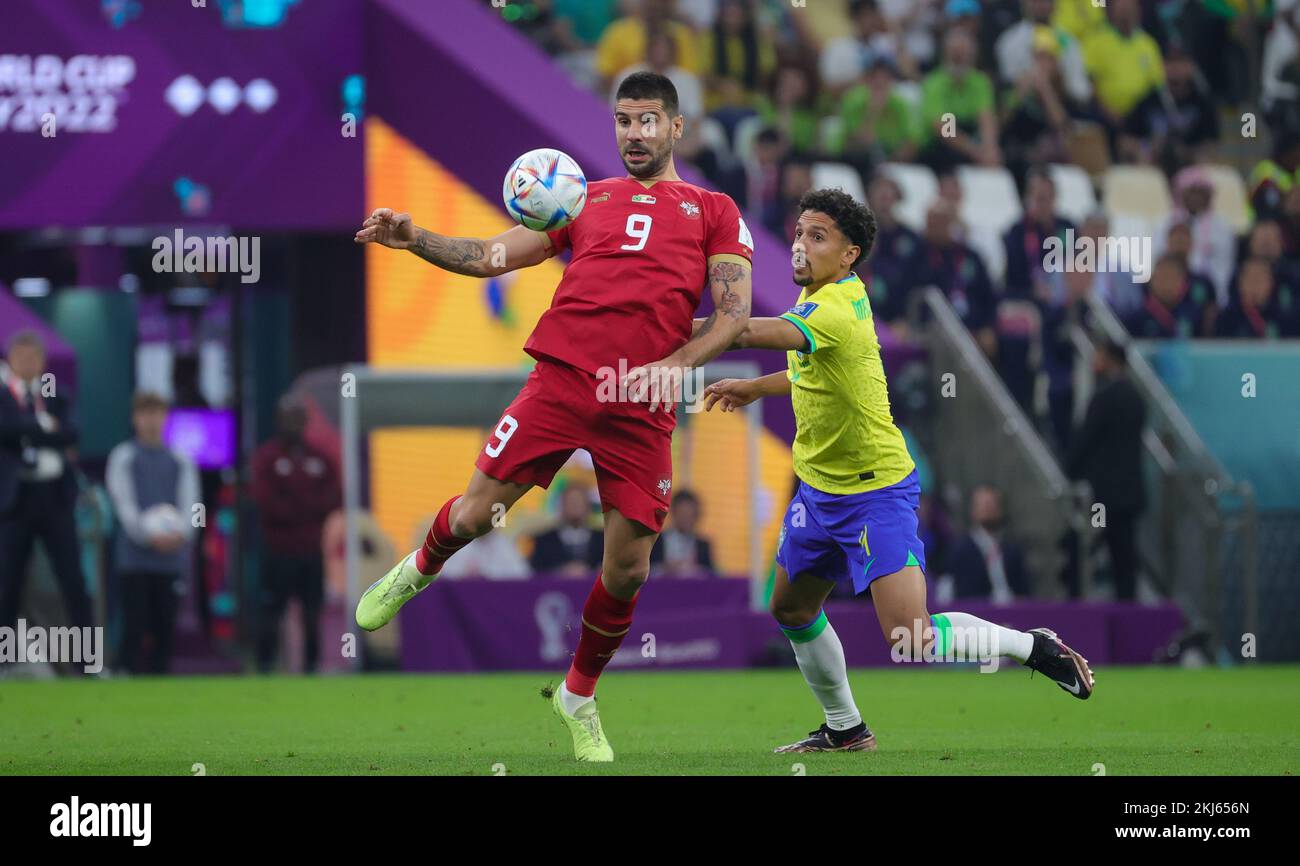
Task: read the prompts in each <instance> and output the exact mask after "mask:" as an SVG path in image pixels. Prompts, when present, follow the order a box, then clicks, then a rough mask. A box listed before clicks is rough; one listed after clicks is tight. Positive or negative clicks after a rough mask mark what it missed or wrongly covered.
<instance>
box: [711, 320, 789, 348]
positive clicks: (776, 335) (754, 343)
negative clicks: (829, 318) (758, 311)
mask: <svg viewBox="0 0 1300 866" xmlns="http://www.w3.org/2000/svg"><path fill="white" fill-rule="evenodd" d="M706 321H708V320H707V319H696V320H695V323H694V325H693V327H692V331H691V335H692V336H694V335H695V334H698V333H699V331H700V328H702V327H703V326H704V323H705V322H706ZM727 349H728V350H733V349H776V350H779V351H783V352H785V351H789V350H790V349H795V350H797V351H800V352H806V351H808V338H807V337H806V336H804V333H803V331H800V330H799V328H798V326H797V325H795V324H794V322H791V321H790V320H789V319H785V318H770V317H766V316H758V317H754V318H751V319H750V320H749V321H748V322H747V323H746V324H745V330H743V331H741V332H740V335H739V336H737V337H736V339H735V341H733V342H732V344H731V345H730V346H728V347H727Z"/></svg>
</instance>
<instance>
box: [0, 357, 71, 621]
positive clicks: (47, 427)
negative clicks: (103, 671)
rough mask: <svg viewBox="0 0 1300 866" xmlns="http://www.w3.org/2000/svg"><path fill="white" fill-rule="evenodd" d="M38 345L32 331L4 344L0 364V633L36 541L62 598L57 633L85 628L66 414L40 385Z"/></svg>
mask: <svg viewBox="0 0 1300 866" xmlns="http://www.w3.org/2000/svg"><path fill="white" fill-rule="evenodd" d="M44 372H45V342H44V341H43V340H42V339H41V336H40V335H39V334H37V333H36V332H35V331H19V332H17V333H16V334H14V335H13V336H12V337H10V338H9V342H8V345H7V346H6V363H4V364H0V627H11V628H12V627H14V626H16V624H17V622H18V609H19V606H20V605H21V603H22V594H23V584H24V582H25V581H26V578H27V566H28V564H29V563H30V561H31V556H32V549H33V546H34V545H35V543H36V539H38V538H39V539H40V540H41V543H42V544H43V545H44V546H45V552H46V554H47V555H48V556H49V559H50V565H51V567H52V568H53V570H54V578H55V580H57V581H58V584H59V591H60V592H61V593H62V594H63V606H64V615H65V617H66V618H65V621H64V623H63V625H67V626H75V627H88V626H90V625H91V613H90V600H89V598H88V597H87V595H86V579H85V577H84V575H83V574H82V571H81V556H80V550H81V549H80V547H79V545H78V541H77V522H76V518H75V515H74V509H75V507H76V504H77V481H76V478H75V476H74V474H73V469H74V465H73V462H72V459H73V458H72V453H73V452H72V448H73V446H74V445H76V443H77V430H76V427H75V426H74V425H73V423H72V407H71V406H70V405H69V404H68V403H67V401H66V400H65V399H64V397H63V396H62V395H59V394H58V389H57V386H56V383H55V382H54V381H53V379H50V380H48V381H43V376H42V374H43V373H44Z"/></svg>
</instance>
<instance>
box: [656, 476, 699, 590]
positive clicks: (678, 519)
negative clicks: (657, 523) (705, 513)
mask: <svg viewBox="0 0 1300 866" xmlns="http://www.w3.org/2000/svg"><path fill="white" fill-rule="evenodd" d="M699 525H700V499H699V497H698V496H696V495H695V494H694V493H693V492H691V491H690V490H682V491H680V492H679V493H677V494H676V495H674V496H673V504H672V506H671V508H670V509H669V512H668V526H667V528H666V529H664V531H663V533H661V534H660V536H659V540H658V541H656V542H655V546H654V547H653V548H651V550H650V573H651V574H654V575H663V576H665V577H704V576H709V575H712V574H713V573H714V569H713V546H712V545H710V544H709V540H708V539H707V538H704V537H702V536H701V535H700V534H699V531H698V530H699Z"/></svg>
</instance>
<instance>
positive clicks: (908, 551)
mask: <svg viewBox="0 0 1300 866" xmlns="http://www.w3.org/2000/svg"><path fill="white" fill-rule="evenodd" d="M920 498H921V485H920V483H919V482H918V481H917V478H916V471H915V470H913V471H912V474H910V475H908V476H907V477H906V478H904V479H903V480H902V481H900V482H898V483H897V484H891V485H890V486H889V487H882V488H880V489H879V490H872V491H869V492H867V493H848V494H835V493H823V492H822V491H820V490H817V489H816V488H814V487H809V486H808V485H807V484H805V483H804V482H802V481H800V482H799V490H798V491H797V492H796V493H795V495H794V499H792V500H791V501H790V507H789V508H788V509H786V512H785V520H784V521H782V523H781V540H780V541H779V542H777V547H776V561H777V563H778V564H779V565H780V566H781V567H782V568H784V569H785V570H786V573H787V574H788V575H789V576H790V579H791V580H794V579H795V578H796V577H798V576H799V575H801V574H811V575H813V576H814V577H820V578H823V579H825V580H834V581H840V580H843V579H844V578H846V577H851V578H852V579H853V591H854V593H860V592H863V591H864V590H865V589H866V588H867V587H868V586H869V585H870V584H871V581H873V580H875V579H876V578H878V577H884V576H885V575H887V574H893V573H894V572H896V571H901V570H902V569H903V568H904V567H906V566H909V565H919V566H920V567H921V570H922V571H924V570H925V546H924V545H923V544H921V540H920V539H919V538H917V535H916V508H917V505H918V504H919V502H920Z"/></svg>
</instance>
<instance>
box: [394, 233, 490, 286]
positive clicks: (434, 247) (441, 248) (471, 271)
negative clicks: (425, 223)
mask: <svg viewBox="0 0 1300 866" xmlns="http://www.w3.org/2000/svg"><path fill="white" fill-rule="evenodd" d="M411 252H413V253H415V254H416V255H417V256H419V257H420V258H422V259H424V260H425V261H426V262H429V263H430V264H434V265H437V266H438V267H440V268H442V269H443V270H448V271H451V272H452V273H455V274H464V275H465V276H469V277H478V276H482V275H483V273H484V271H483V259H484V258H485V257H486V255H487V253H486V252H485V251H484V249H483V242H482V241H479V240H474V239H473V238H448V237H443V236H442V235H437V234H434V233H433V232H431V231H426V230H424V229H419V230H418V232H417V234H416V236H415V244H414V245H412V247H411Z"/></svg>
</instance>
